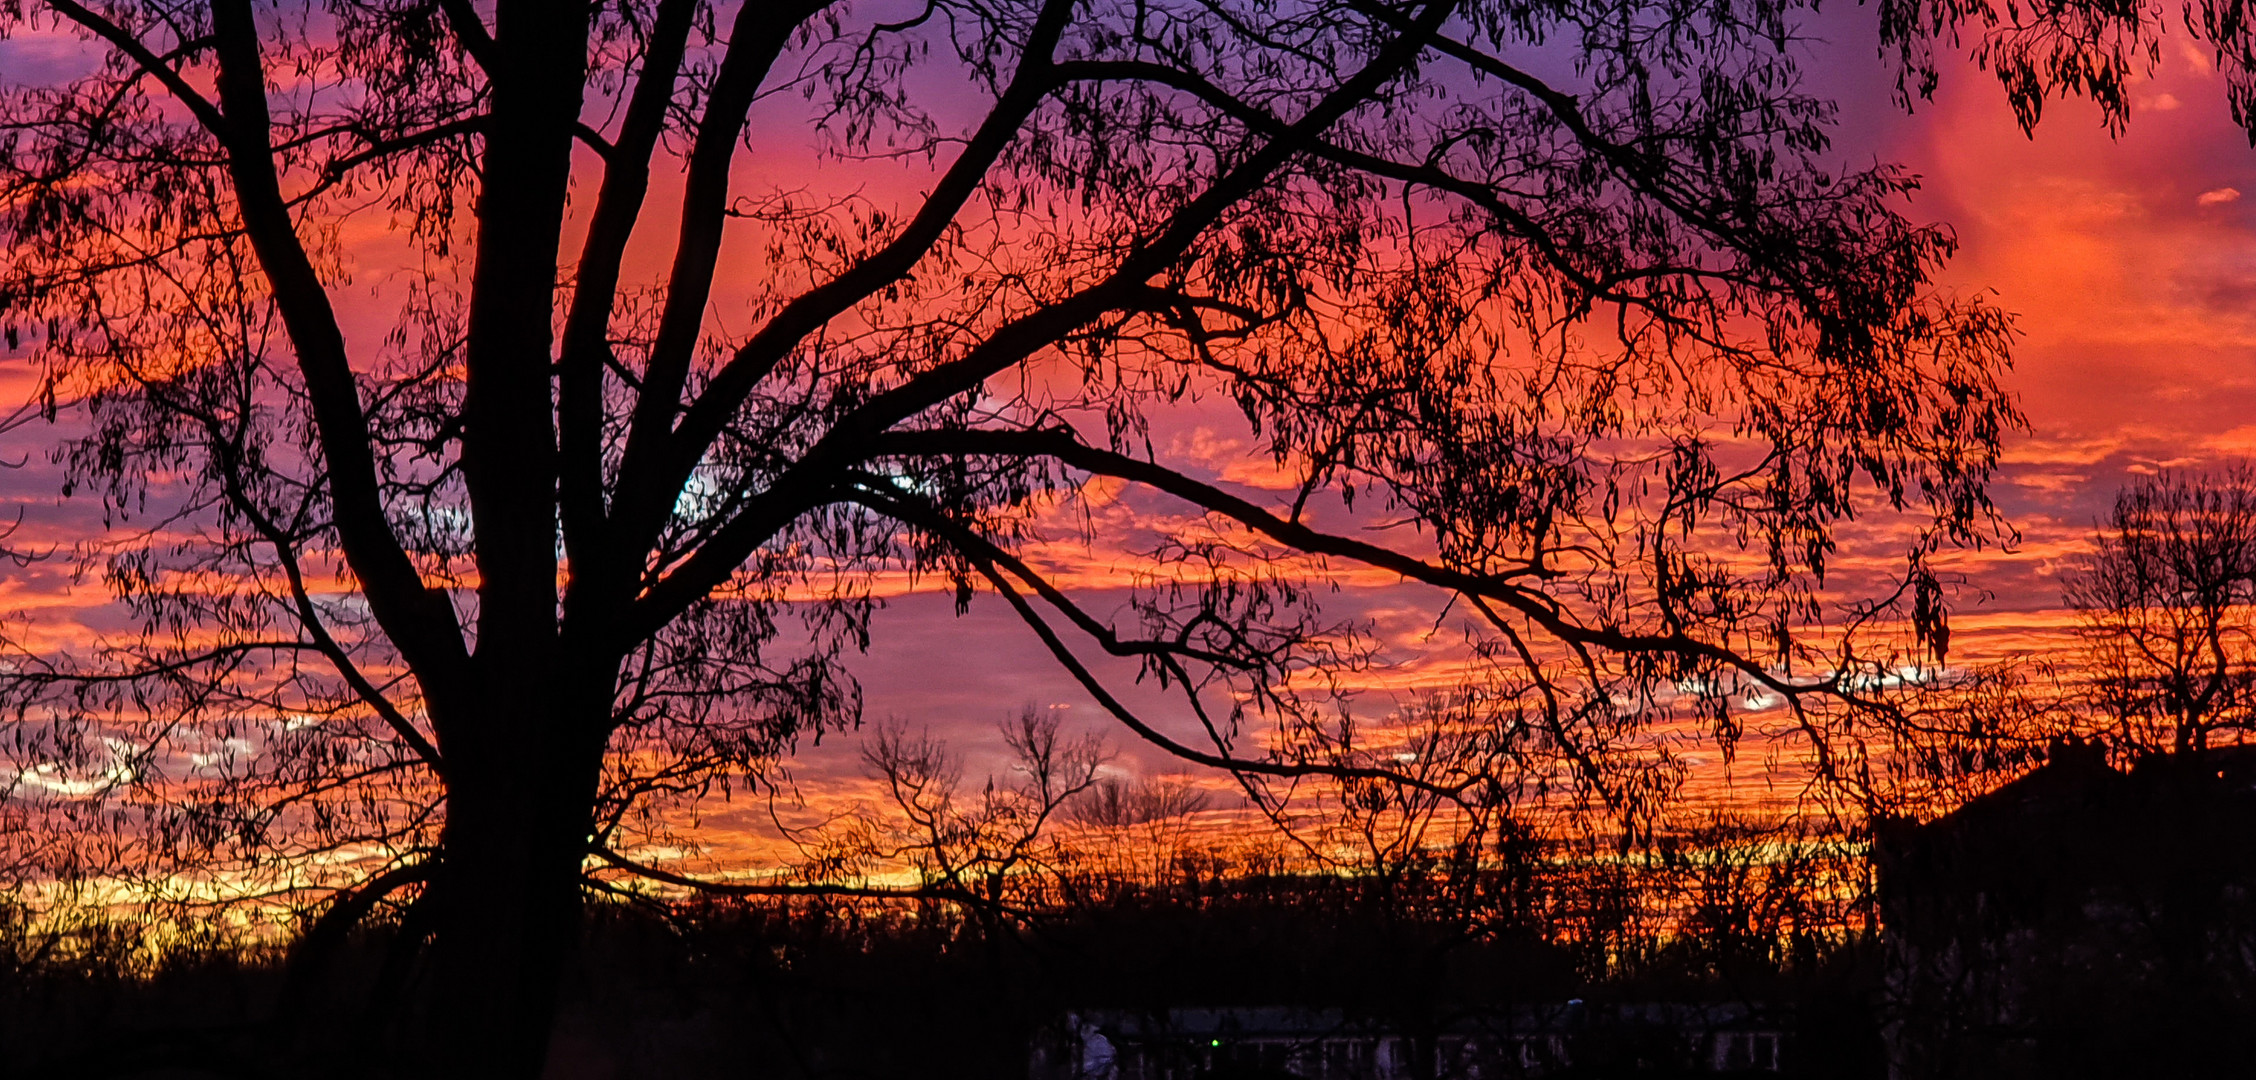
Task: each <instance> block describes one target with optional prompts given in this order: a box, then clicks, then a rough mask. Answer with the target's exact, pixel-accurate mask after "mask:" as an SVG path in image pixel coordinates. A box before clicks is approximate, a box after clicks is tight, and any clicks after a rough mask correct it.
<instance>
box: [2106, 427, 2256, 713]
mask: <svg viewBox="0 0 2256 1080" xmlns="http://www.w3.org/2000/svg"><path fill="white" fill-rule="evenodd" d="M2063 593H2064V598H2065V599H2066V601H2067V603H2068V606H2069V607H2071V608H2073V609H2074V610H2075V612H2076V614H2077V617H2078V621H2079V624H2080V625H2079V628H2078V629H2079V632H2080V633H2081V634H2082V636H2083V638H2084V642H2085V658H2084V662H2085V666H2086V668H2087V670H2088V672H2089V680H2090V681H2089V689H2088V693H2089V695H2090V697H2091V699H2092V700H2091V710H2090V711H2091V712H2092V713H2094V714H2096V715H2097V716H2099V717H2103V718H2104V719H2105V721H2106V722H2107V723H2108V725H2109V726H2110V727H2111V728H2112V729H2113V730H2112V731H2111V732H2110V734H2112V735H2113V736H2114V741H2116V742H2117V743H2118V744H2119V745H2123V746H2126V747H2132V748H2136V749H2141V750H2146V751H2150V752H2151V751H2159V750H2163V749H2168V750H2170V751H2172V752H2175V753H2188V752H2199V751H2201V750H2205V749H2207V748H2208V747H2209V739H2210V735H2211V733H2213V732H2219V731H2245V730H2248V729H2249V728H2250V727H2251V726H2252V724H2256V714H2252V712H2251V710H2252V707H2256V668H2252V667H2251V661H2252V660H2256V609H2252V607H2251V605H2256V473H2251V471H2250V469H2249V467H2248V466H2247V465H2245V464H2241V465H2234V466H2231V467H2228V468H2225V469H2222V470H2219V471H2218V472H2215V473H2195V474H2185V473H2160V474H2157V475H2154V476H2149V477H2144V478H2142V479H2140V480H2138V481H2135V482H2134V483H2132V484H2131V485H2130V486H2129V487H2127V488H2125V489H2123V491H2121V492H2120V493H2118V494H2117V495H2116V496H2115V509H2114V511H2113V512H2112V513H2110V514H2109V515H2108V519H2107V524H2106V526H2105V527H2104V528H2102V529H2101V530H2100V531H2099V532H2097V533H2096V534H2095V535H2094V536H2093V537H2092V552H2091V554H2090V555H2088V556H2086V557H2085V558H2084V559H2083V560H2082V561H2081V562H2080V563H2079V564H2078V565H2077V566H2076V567H2075V568H2074V569H2073V570H2072V571H2070V572H2069V574H2068V575H2067V576H2066V579H2065V581H2064V582H2063Z"/></svg>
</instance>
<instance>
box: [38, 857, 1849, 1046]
mask: <svg viewBox="0 0 2256 1080" xmlns="http://www.w3.org/2000/svg"><path fill="white" fill-rule="evenodd" d="M1290 861H1291V860H1287V859H1285V858H1283V857H1282V855H1281V853H1277V852H1271V853H1269V854H1268V855H1266V856H1264V855H1262V854H1260V853H1259V852H1254V853H1252V854H1251V855H1250V856H1249V855H1248V854H1247V853H1246V852H1243V851H1241V852H1238V853H1236V854H1230V853H1225V852H1223V851H1221V850H1218V849H1217V850H1184V851H1180V852H1178V853H1177V854H1176V856H1175V857H1174V858H1173V859H1171V860H1170V861H1169V862H1168V863H1167V872H1166V873H1164V874H1159V875H1137V876H1136V877H1134V878H1130V877H1124V876H1107V875H1100V874H1093V873H1092V874H1081V875H1054V874H1053V875H1028V876H1027V878H1026V880H1025V881H1024V882H1023V883H1022V887H1020V888H1017V889H1015V890H1012V891H1008V892H1007V893H1006V894H1002V895H999V896H998V897H997V898H996V899H995V901H994V902H979V901H978V900H977V898H966V897H963V896H955V895H950V896H938V895H935V896H926V897H919V898H899V897H878V898H871V897H856V896H822V895H817V896H798V897H732V898H718V897H694V898H663V897H655V896H646V897H639V898H629V897H622V896H618V895H616V894H613V895H610V898H609V902H599V903H595V904H592V905H591V907H590V915H589V917H588V920H587V923H586V932H585V934H584V938H583V942H582V946H581V948H580V950H579V952H578V954H577V956H576V958H575V960H574V963H573V968H572V974H571V977H570V979H569V980H568V982H567V989H566V1001H565V1004H564V1020H563V1022H562V1023H561V1024H560V1025H559V1027H558V1034H557V1040H558V1042H557V1046H556V1049H557V1052H556V1053H555V1054H554V1055H552V1059H551V1060H552V1065H551V1075H556V1076H587V1077H615V1078H622V1080H623V1078H628V1077H668V1078H682V1077H701V1076H724V1075H727V1076H735V1075H743V1074H746V1073H747V1072H749V1073H751V1074H753V1075H759V1076H777V1077H807V1078H814V1077H850V1076H932V1077H956V1076H960V1077H981V1078H993V1077H1015V1076H1021V1075H1024V1073H1025V1070H1026V1066H1027V1053H1028V1047H1029V1046H1030V1044H1031V1043H1032V1042H1033V1041H1034V1040H1035V1038H1036V1037H1037V1035H1038V1033H1039V1032H1041V1031H1042V1030H1043V1029H1044V1027H1045V1026H1048V1025H1054V1024H1056V1023H1057V1022H1058V1021H1059V1020H1060V1018H1061V1017H1062V1016H1063V1014H1064V1012H1065V1010H1067V1009H1074V1008H1102V1009H1148V1010H1155V1011H1156V1010H1163V1009H1167V1008H1174V1007H1183V1006H1196V1005H1221V1006H1245V1005H1293V1006H1307V1007H1315V1008H1330V1009H1338V1010H1341V1011H1342V1012H1343V1013H1345V1014H1346V1015H1349V1016H1353V1017H1358V1018H1363V1019H1366V1020H1369V1021H1371V1022H1374V1023H1379V1024H1384V1025H1386V1026H1387V1027H1388V1028H1389V1029H1391V1030H1398V1031H1403V1032H1409V1033H1416V1032H1421V1031H1427V1032H1431V1031H1438V1030H1442V1029H1444V1028H1446V1027H1448V1026H1449V1025H1451V1024H1453V1023H1459V1022H1461V1021H1462V1020H1463V1019H1464V1018H1465V1017H1467V1016H1471V1015H1476V1014H1481V1013H1483V1012H1489V1013H1494V1012H1498V1011H1501V1010H1508V1009H1511V1008H1513V1007H1517V1006H1527V1005H1545V1004H1556V1003H1559V1002H1564V1001H1566V1000H1569V999H1572V998H1584V999H1590V1000H1593V1001H1603V1000H1607V999H1613V1000H1619V1001H1751V1002H1761V1003H1767V1004H1775V1005H1781V1006H1784V1007H1786V1008H1788V1009H1790V1010H1792V1012H1793V1014H1794V1015H1795V1016H1796V1017H1797V1018H1798V1019H1797V1020H1796V1023H1797V1024H1798V1025H1800V1027H1801V1028H1802V1029H1803V1030H1801V1031H1800V1033H1799V1037H1798V1038H1797V1046H1798V1047H1799V1048H1800V1052H1799V1053H1798V1054H1797V1055H1796V1057H1795V1059H1794V1062H1793V1064H1794V1067H1795V1068H1794V1071H1797V1072H1809V1071H1810V1070H1813V1069H1814V1070H1818V1071H1816V1072H1811V1073H1810V1074H1811V1075H1826V1076H1842V1077H1849V1076H1860V1075H1877V1074H1878V1073H1877V1070H1878V1069H1879V1068H1880V1062H1881V1054H1880V1048H1879V1042H1878V1028H1877V1024H1876V1021H1875V1019H1874V1017H1875V1016H1876V1015H1877V1013H1876V1012H1875V1010H1874V1008H1873V998H1874V994H1875V993H1876V992H1877V990H1878V987H1879V974H1878V968H1877V957H1878V955H1879V952H1878V943H1877V937H1876V936H1875V932H1874V930H1873V925H1872V921H1871V918H1870V912H1869V906H1868V900H1869V896H1870V890H1869V889H1862V888H1861V887H1860V882H1861V878H1860V877H1859V876H1858V875H1860V874H1861V873H1862V872H1863V871H1862V868H1863V866H1864V859H1863V857H1862V850H1861V848H1858V847H1856V846H1854V845H1849V844H1846V843H1845V842H1843V840H1842V839H1841V838H1838V837H1817V836H1813V835H1811V834H1809V833H1808V832H1807V831H1806V830H1785V829H1781V828H1779V827H1775V826H1773V827H1764V828H1757V827H1753V826H1749V825H1746V824H1744V823H1734V822H1730V821H1722V820H1718V821H1713V822H1711V823H1710V824H1709V825H1707V826H1705V827H1704V828H1702V829H1698V830H1689V831H1687V832H1685V833H1684V834H1683V835H1680V836H1677V837H1673V838H1670V839H1667V840H1665V841H1663V842H1657V843H1654V844H1651V845H1647V846H1643V847H1640V848H1638V849H1637V850H1633V851H1629V852H1623V851H1620V850H1616V849H1612V848H1609V847H1606V846H1604V845H1600V844H1597V843H1595V842H1593V843H1588V844H1577V843H1567V842H1564V841H1558V840H1553V841H1548V842H1544V843H1540V844H1539V843H1536V842H1534V841H1531V840H1524V839H1523V840H1520V841H1515V842H1509V843H1503V844H1500V845H1498V846H1496V847H1493V848H1491V849H1489V850H1488V851H1486V852H1484V853H1483V854H1482V857H1481V858H1480V859H1478V860H1475V861H1461V860H1452V859H1450V858H1446V857H1440V856H1436V857H1429V858H1406V859H1400V860H1395V861H1392V862H1389V863H1387V864H1384V865H1378V866H1367V867H1365V868H1363V869H1362V870H1360V871H1353V872H1350V871H1343V870H1338V869H1334V870H1332V871H1330V872H1323V873H1316V872H1301V871H1297V870H1295V869H1293V868H1291V867H1290V866H1289V865H1288V864H1289V863H1290ZM428 901H429V903H441V902H443V898H441V897H432V898H428ZM428 922H429V912H428V910H427V904H426V900H425V898H419V897H409V898H403V902H401V903H400V904H398V906H396V907H393V908H389V909H387V910H386V912H385V913H382V914H379V916H378V917H376V918H374V919H371V920H370V921H369V922H367V923H366V924H364V926H363V927H362V928H361V929H359V930H357V931H355V932H354V933H353V935H352V936H350V937H349V938H347V939H345V940H343V941H342V942H341V943H340V944H339V945H338V946H337V947H335V948H334V949H333V950H327V951H326V952H325V954H324V955H313V950H311V949H310V948H309V946H308V945H307V944H306V943H305V942H303V941H301V942H299V943H296V944H280V943H265V944H244V943H242V942H240V941H237V942H235V943H233V944H230V943H229V941H228V940H227V939H226V937H225V935H217V934H215V935H212V936H210V937H208V938H206V939H204V940H201V941H180V942H176V943H175V947H173V948H171V949H168V950H160V951H155V952H153V951H152V950H151V949H150V947H149V941H148V940H147V939H146V937H145V934H146V932H147V931H146V930H141V931H136V930H135V929H134V928H131V927H128V926H126V925H124V924H115V923H112V924H99V925H98V924H88V925H85V926H82V927H80V928H79V929H78V930H76V931H74V932H73V933H72V934H71V935H69V937H68V940H65V939H64V938H61V937H58V936H56V935H54V934H52V933H46V934H45V936H42V932H38V931H35V930H34V928H33V924H31V923H30V922H28V921H24V920H20V919H19V920H17V921H15V922H12V923H10V924H9V926H10V929H11V932H12V936H13V937H14V940H13V941H12V942H11V944H13V945H14V946H15V948H14V949H13V950H12V952H11V953H9V954H8V955H10V956H12V957H13V960H14V962H13V964H12V965H11V967H10V969H9V970H8V972H7V978H6V981H5V986H4V988H0V995H4V999H0V1025H5V1030H4V1031H0V1038H5V1039H6V1042H7V1045H9V1046H11V1047H12V1048H15V1049H13V1050H12V1051H11V1053H10V1054H9V1055H7V1056H6V1058H5V1060H4V1061H0V1072H4V1074H5V1075H24V1076H31V1075H41V1076H51V1075H55V1074H56V1073H57V1072H58V1071H61V1072H65V1073H68V1074H70V1075H74V1076H118V1077H128V1076H157V1075H164V1076H190V1075H206V1074H209V1075H226V1076H269V1075H271V1076H287V1075H299V1074H302V1073H304V1072H306V1071H308V1070H318V1071H319V1072H321V1073H322V1074H325V1075H346V1076H350V1075H358V1076H368V1077H379V1076H394V1075H411V1074H412V1073H413V1071H414V1063H413V1062H408V1061H402V1060H397V1059H394V1058H392V1057H390V1056H388V1054H387V1052H386V1049H385V1048H386V1047H388V1046H391V1045H394V1044H395V1038H394V1036H396V1035H399V1034H401V1033H404V1032H406V1031H409V1030H411V1029H412V1027H413V1024H414V1022H415V1020H416V1017H414V1016H412V1015H410V1012H409V1011H410V1010H412V1009H413V1008H415V1006H414V1005H413V1004H412V1003H413V1002H416V1001H418V1000H421V998H422V996H421V995H420V994H418V993H416V992H415V991H416V990H417V987H418V980H419V979H421V978H424V977H425V976H426V973H425V971H424V968H423V965H424V958H423V952H422V949H421V948H420V940H419V939H420V935H421V934H422V933H425V932H427V931H426V930H425V929H424V928H425V927H427V925H428ZM348 1048H349V1049H348ZM182 1070H186V1071H182ZM199 1070H200V1071H199Z"/></svg>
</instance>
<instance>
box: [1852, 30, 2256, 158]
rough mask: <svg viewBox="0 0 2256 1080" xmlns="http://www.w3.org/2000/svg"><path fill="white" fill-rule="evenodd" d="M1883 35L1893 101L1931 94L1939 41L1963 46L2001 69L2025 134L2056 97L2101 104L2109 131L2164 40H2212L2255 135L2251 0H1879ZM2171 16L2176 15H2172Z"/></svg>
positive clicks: (2233, 97)
mask: <svg viewBox="0 0 2256 1080" xmlns="http://www.w3.org/2000/svg"><path fill="white" fill-rule="evenodd" d="M1879 11H1880V38H1881V42H1882V47H1883V49H1893V50H1894V51H1895V53H1896V57H1897V60H1898V61H1899V63H1900V65H1901V67H1900V69H1899V74H1898V77H1897V82H1896V93H1897V98H1898V99H1899V101H1900V102H1901V103H1902V104H1904V105H1906V106H1909V105H1911V104H1912V103H1913V101H1914V99H1915V98H1925V97H1929V96H1931V95H1933V93H1934V92H1935V87H1936V86H1937V84H1938V83H1939V81H1940V79H1941V71H1940V69H1939V68H1938V67H1937V64H1936V59H1935V55H1936V44H1937V43H1938V42H1941V43H1943V44H1944V45H1945V46H1946V47H1947V48H1948V49H1950V50H1956V49H1957V48H1959V47H1960V46H1961V45H1962V44H1969V52H1970V54H1971V55H1972V57H1973V59H1974V61H1975V63H1977V64H1979V65H1980V66H1981V67H1982V68H1984V69H1985V70H1988V71H1990V72H1992V73H1993V74H1995V75H1996V76H1997V79H1998V82H1999V84H2000V85H2002V86H2003V87H2004V88H2005V94H2006V100H2007V102H2008V103H2010V104H2011V105H2012V106H2013V114H2014V117H2015V118H2016V119H2018V120H2019V121H2020V123H2021V130H2023V131H2024V132H2031V131H2034V130H2035V129H2036V126H2037V123H2038V121H2040V120H2042V119H2043V118H2044V107H2045V103H2046V102H2047V101H2049V100H2051V99H2053V98H2055V97H2064V98H2065V97H2082V98H2087V99H2089V100H2090V101H2091V102H2092V103H2094V104H2096V105H2098V106H2099V109H2100V115H2101V117H2102V118H2103V120H2104V121H2105V122H2106V124H2107V129H2108V131H2109V132H2111V133H2120V132H2121V131H2122V130H2123V127H2124V125H2126V124H2128V123H2130V120H2131V97H2132V95H2131V88H2132V87H2133V86H2135V85H2136V84H2137V83H2138V81H2139V80H2140V79H2141V78H2144V77H2146V76H2148V75H2151V74H2153V72H2154V69H2155V68H2156V67H2158V66H2160V64H2161V62H2162V40H2163V38H2164V37H2165V36H2166V35H2169V34H2172V33H2177V34H2182V35H2184V36H2185V38H2186V39H2188V40H2190V41H2192V42H2195V43H2198V44H2200V45H2204V46H2207V47H2208V50H2209V52H2210V55H2211V56H2212V57H2213V58H2214V59H2215V62H2216V65H2217V70H2218V73H2219V74H2221V75H2223V76H2224V81H2225V101H2226V104H2228V105H2229V106H2230V107H2231V109H2232V116H2233V120H2234V122H2236V123H2238V124H2239V125H2240V126H2241V127H2243V128H2245V129H2247V131H2248V134H2249V139H2250V140H2251V142H2252V143H2256V12H2252V11H2251V10H2250V9H2249V6H2248V4H2247V0H2190V2H2188V3H2186V4H2184V5H2182V6H2179V7H2177V8H2175V9H2173V8H2171V7H2169V6H2166V5H2162V4H2143V3H2137V2H2126V0H2035V2H2033V3H2016V2H2010V0H2009V2H2007V3H2004V4H1999V3H1995V2H1994V0H1882V2H1881V4H1880V5H1879ZM2173 16H2175V18H2173Z"/></svg>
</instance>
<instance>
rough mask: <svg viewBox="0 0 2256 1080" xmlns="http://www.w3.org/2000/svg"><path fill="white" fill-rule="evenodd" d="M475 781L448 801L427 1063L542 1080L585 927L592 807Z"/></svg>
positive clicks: (448, 1070)
mask: <svg viewBox="0 0 2256 1080" xmlns="http://www.w3.org/2000/svg"><path fill="white" fill-rule="evenodd" d="M477 786H479V785H456V786H455V787H454V789H453V791H452V792H451V793H450V795H449V799H448V821H447V828H446V874H447V880H446V890H447V891H446V895H445V897H444V898H443V901H442V903H443V908H442V910H441V913H440V920H439V933H438V937H437V941H436V942H435V949H434V954H433V960H434V963H433V975H434V979H435V982H434V985H433V986H432V993H431V996H430V1005H431V1008H432V1010H433V1011H432V1013H431V1015H430V1017H429V1020H430V1032H431V1036H432V1038H431V1046H430V1051H431V1058H430V1065H431V1066H432V1067H433V1071H434V1072H436V1073H438V1074H439V1075H444V1076H456V1077H463V1078H465V1080H467V1078H472V1077H476V1078H479V1080H534V1078H536V1077H538V1076H540V1074H541V1069H542V1065H543V1062H544V1061H545V1059H546V1056H547V1052H548V1040H549V1035H550V1030H551V1028H552V1026H553V1024H554V1018H555V1013H556V1004H557V993H558V990H559V987H560V985H561V980H562V976H563V971H564V966H565V964H566V962H567V960H568V958H569V957H570V954H571V952H572V949H573V945H574V941H575V938H576V937H577V934H578V931H579V922H580V889H579V870H580V862H581V859H582V856H583V854H584V848H585V834H586V832H587V825H586V814H585V812H584V810H583V811H581V812H580V813H576V814H575V813H573V812H572V808H570V807H558V806H555V805H554V804H550V805H548V806H538V805H530V804H529V802H516V801H514V800H510V799H507V798H494V797H491V795H490V794H488V793H483V792H475V793H474V792H473V791H467V790H465V788H475V787H477ZM542 801H545V800H542Z"/></svg>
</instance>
